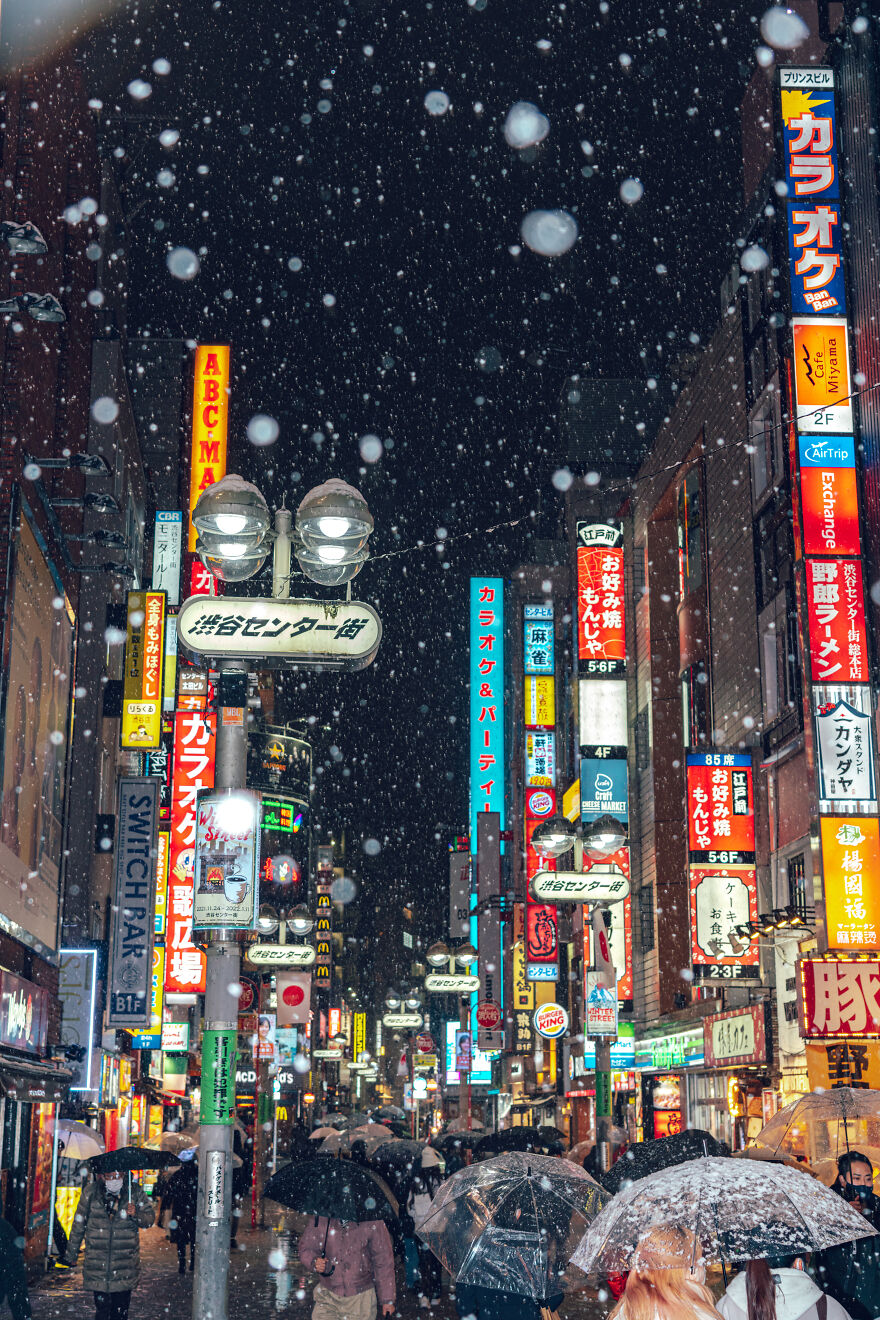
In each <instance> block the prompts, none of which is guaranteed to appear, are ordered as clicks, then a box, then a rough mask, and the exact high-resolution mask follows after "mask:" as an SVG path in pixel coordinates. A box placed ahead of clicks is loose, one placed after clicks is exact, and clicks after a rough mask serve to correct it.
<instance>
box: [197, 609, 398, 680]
mask: <svg viewBox="0 0 880 1320" xmlns="http://www.w3.org/2000/svg"><path fill="white" fill-rule="evenodd" d="M177 638H178V642H179V643H180V648H181V650H182V651H183V652H184V653H185V654H186V655H187V656H188V657H189V658H190V659H192V660H193V661H195V663H197V664H202V663H204V662H205V660H241V659H247V660H248V662H249V663H250V664H251V665H256V664H257V663H258V662H260V661H262V662H264V663H265V664H266V665H267V666H269V667H272V666H277V665H280V666H285V665H293V666H302V667H304V668H308V667H309V666H314V667H315V668H318V669H344V670H355V669H364V668H366V666H367V665H369V664H371V663H372V661H373V660H374V658H375V656H376V652H377V651H378V649H379V643H380V642H381V640H382V621H381V619H380V618H379V616H378V614H377V613H376V611H375V610H374V609H373V607H372V605H364V604H363V603H362V602H361V601H356V600H328V601H321V600H276V599H274V598H271V597H255V598H253V599H251V598H250V597H245V596H236V597H230V598H229V599H228V600H218V599H217V598H216V597H214V596H211V597H205V596H191V597H190V598H189V600H187V601H184V603H183V605H182V607H181V610H180V613H179V614H178V616H177Z"/></svg>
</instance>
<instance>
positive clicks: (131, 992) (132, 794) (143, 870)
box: [107, 779, 159, 1027]
mask: <svg viewBox="0 0 880 1320" xmlns="http://www.w3.org/2000/svg"><path fill="white" fill-rule="evenodd" d="M158 826H159V785H158V783H157V781H156V780H155V779H120V781H119V797H118V805H117V811H116V849H115V857H114V881H113V902H112V905H111V920H110V966H109V969H108V972H107V1025H108V1026H110V1027H146V1026H149V1022H150V993H151V978H152V969H153V921H154V913H153V904H154V875H155V866H156V835H157V833H158Z"/></svg>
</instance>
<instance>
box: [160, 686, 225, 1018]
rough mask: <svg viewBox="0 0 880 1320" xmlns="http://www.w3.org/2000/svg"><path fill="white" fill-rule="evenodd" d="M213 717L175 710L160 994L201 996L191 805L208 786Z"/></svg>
mask: <svg viewBox="0 0 880 1320" xmlns="http://www.w3.org/2000/svg"><path fill="white" fill-rule="evenodd" d="M214 746H215V716H214V715H213V713H206V712H204V711H198V710H189V711H179V712H178V714H177V715H176V716H175V717H174V780H173V791H172V803H171V853H170V868H171V869H170V874H169V877H168V937H167V940H166V948H167V954H166V959H165V992H166V994H168V993H173V994H193V993H199V992H201V993H203V992H204V989H205V955H204V954H203V953H201V952H200V950H199V949H197V948H196V947H195V945H194V944H193V941H192V912H193V880H194V874H195V871H194V868H195V855H196V806H197V802H198V796H199V793H202V792H206V791H208V790H210V789H212V788H213V787H214Z"/></svg>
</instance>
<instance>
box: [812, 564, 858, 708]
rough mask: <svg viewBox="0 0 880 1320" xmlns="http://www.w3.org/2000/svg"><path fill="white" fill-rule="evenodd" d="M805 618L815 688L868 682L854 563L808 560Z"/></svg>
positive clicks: (856, 565) (855, 565)
mask: <svg viewBox="0 0 880 1320" xmlns="http://www.w3.org/2000/svg"><path fill="white" fill-rule="evenodd" d="M806 569H807V618H808V620H809V633H810V675H811V677H812V679H813V682H814V683H867V682H868V637H867V628H866V625H865V599H864V595H863V592H862V565H861V563H860V561H859V560H858V559H808V560H807V562H806Z"/></svg>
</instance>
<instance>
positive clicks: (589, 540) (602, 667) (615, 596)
mask: <svg viewBox="0 0 880 1320" xmlns="http://www.w3.org/2000/svg"><path fill="white" fill-rule="evenodd" d="M576 531H577V591H578V598H577V637H578V668H579V671H580V673H581V674H584V675H588V676H595V677H600V676H601V677H607V676H608V675H609V674H623V673H624V672H625V670H626V611H625V582H624V571H623V528H622V526H621V525H620V524H619V523H589V522H579V523H578V524H577V529H576Z"/></svg>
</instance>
